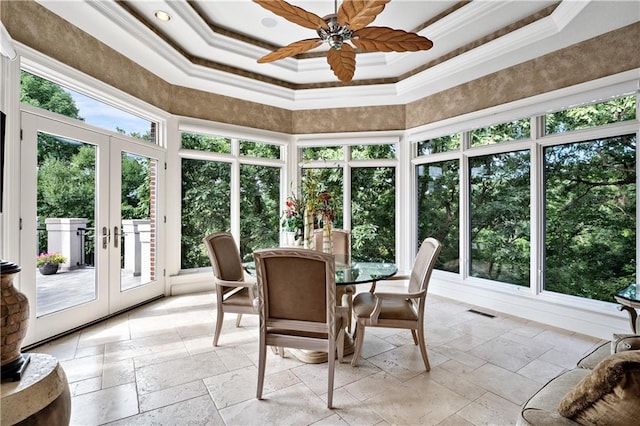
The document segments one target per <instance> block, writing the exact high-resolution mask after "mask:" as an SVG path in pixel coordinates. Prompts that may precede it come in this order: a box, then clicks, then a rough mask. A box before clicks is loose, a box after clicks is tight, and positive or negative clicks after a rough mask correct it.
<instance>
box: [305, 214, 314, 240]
mask: <svg viewBox="0 0 640 426" xmlns="http://www.w3.org/2000/svg"><path fill="white" fill-rule="evenodd" d="M312 244H313V211H311V210H307V209H305V211H304V248H306V249H310V248H312V247H311V245H312Z"/></svg>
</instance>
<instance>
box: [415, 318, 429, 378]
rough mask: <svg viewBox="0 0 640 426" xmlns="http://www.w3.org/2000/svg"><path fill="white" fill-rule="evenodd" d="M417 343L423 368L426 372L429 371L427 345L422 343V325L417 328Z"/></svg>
mask: <svg viewBox="0 0 640 426" xmlns="http://www.w3.org/2000/svg"><path fill="white" fill-rule="evenodd" d="M411 331H413V330H411ZM418 342H419V346H420V353H421V354H422V360H423V361H424V367H425V368H426V370H427V371H431V366H430V365H429V356H428V355H427V345H426V343H425V341H424V328H423V327H422V325H419V326H418Z"/></svg>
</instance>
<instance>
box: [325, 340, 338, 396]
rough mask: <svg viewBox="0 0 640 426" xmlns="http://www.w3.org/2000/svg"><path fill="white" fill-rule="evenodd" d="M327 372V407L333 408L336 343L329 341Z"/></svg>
mask: <svg viewBox="0 0 640 426" xmlns="http://www.w3.org/2000/svg"><path fill="white" fill-rule="evenodd" d="M328 355H329V356H328V357H327V358H328V361H329V372H328V375H329V377H328V380H327V381H328V390H327V408H333V378H334V375H335V370H336V343H335V341H334V342H330V343H329V354H328Z"/></svg>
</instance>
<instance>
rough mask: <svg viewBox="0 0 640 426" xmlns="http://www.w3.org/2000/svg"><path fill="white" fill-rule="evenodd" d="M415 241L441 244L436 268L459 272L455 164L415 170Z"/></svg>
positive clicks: (458, 170) (453, 161)
mask: <svg viewBox="0 0 640 426" xmlns="http://www.w3.org/2000/svg"><path fill="white" fill-rule="evenodd" d="M416 175H417V176H418V182H417V184H418V185H417V198H418V203H417V204H418V241H423V240H424V239H425V238H427V237H434V238H436V239H437V240H438V241H440V242H441V243H442V251H441V252H440V256H438V260H437V261H436V268H437V269H441V270H444V271H449V272H459V271H460V243H459V235H460V188H459V182H460V166H459V164H458V160H451V161H443V162H438V163H430V164H426V165H420V166H417V173H416Z"/></svg>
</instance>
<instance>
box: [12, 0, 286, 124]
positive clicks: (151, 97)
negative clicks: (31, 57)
mask: <svg viewBox="0 0 640 426" xmlns="http://www.w3.org/2000/svg"><path fill="white" fill-rule="evenodd" d="M0 17H1V19H2V22H3V24H4V25H5V27H6V28H7V30H8V31H9V34H11V37H12V38H13V39H15V40H17V41H19V42H21V43H23V44H25V45H27V46H30V47H32V48H34V49H35V50H38V51H40V52H42V53H44V54H46V55H48V56H50V57H52V58H54V59H57V60H58V61H60V62H63V63H65V64H67V65H70V66H71V67H73V68H75V69H78V70H80V71H82V72H84V73H86V74H88V75H90V76H92V77H95V78H97V79H99V80H101V81H104V82H105V83H108V84H109V85H111V86H114V87H117V88H118V89H120V90H122V91H124V92H126V93H129V94H131V95H133V96H135V97H136V98H138V99H142V100H143V101H145V102H148V103H150V104H152V105H154V106H156V107H158V108H161V109H163V110H165V111H167V112H170V113H172V114H178V115H185V116H189V117H197V118H202V119H207V120H214V121H219V122H223V123H229V124H237V125H240V126H248V127H254V128H259V129H265V130H272V131H276V132H283V133H291V111H289V110H285V109H282V108H276V107H271V106H268V105H262V104H258V103H255V102H248V101H243V100H240V99H235V98H231V97H228V96H221V95H217V94H213V93H208V92H204V91H198V90H193V89H187V88H185V87H180V86H175V85H171V84H170V83H168V82H166V81H165V80H163V79H161V78H159V77H158V76H156V75H155V74H153V73H151V72H149V71H148V70H146V69H145V68H143V67H141V66H139V65H137V64H136V63H135V62H133V61H131V60H129V59H128V58H126V57H125V56H123V55H121V54H119V53H118V52H116V51H115V50H113V49H112V48H110V47H108V46H107V45H105V44H104V43H102V42H100V41H99V40H97V39H95V38H93V37H91V36H90V35H88V34H86V33H85V32H83V31H81V30H80V29H78V28H77V27H74V26H73V25H71V24H69V23H68V22H67V21H65V20H64V19H62V18H60V17H59V16H57V15H56V14H54V13H51V12H50V11H48V10H47V9H46V8H44V7H42V6H40V5H39V4H38V3H36V2H34V1H31V0H30V1H9V2H7V1H2V2H0Z"/></svg>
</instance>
